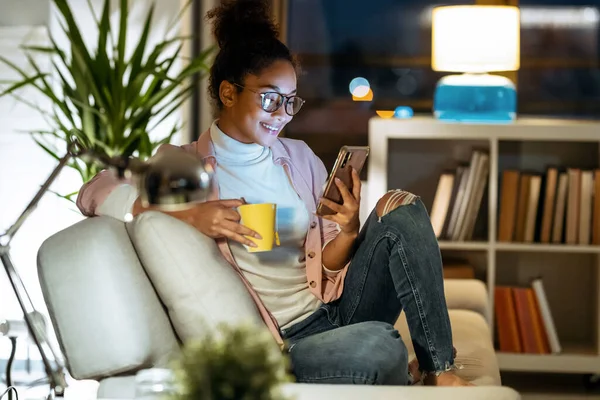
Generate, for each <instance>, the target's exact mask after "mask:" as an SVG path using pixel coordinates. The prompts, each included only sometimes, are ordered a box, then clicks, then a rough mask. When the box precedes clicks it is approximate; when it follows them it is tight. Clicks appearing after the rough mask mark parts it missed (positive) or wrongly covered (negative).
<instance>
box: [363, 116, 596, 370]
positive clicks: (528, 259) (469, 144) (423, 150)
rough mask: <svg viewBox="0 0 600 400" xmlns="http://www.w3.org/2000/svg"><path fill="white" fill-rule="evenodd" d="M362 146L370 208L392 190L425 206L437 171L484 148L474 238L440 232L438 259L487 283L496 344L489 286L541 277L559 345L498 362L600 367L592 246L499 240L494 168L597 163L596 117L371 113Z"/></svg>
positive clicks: (541, 169) (504, 366)
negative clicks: (456, 262)
mask: <svg viewBox="0 0 600 400" xmlns="http://www.w3.org/2000/svg"><path fill="white" fill-rule="evenodd" d="M369 146H370V147H371V154H370V156H369V162H368V176H367V183H368V191H367V193H366V194H365V195H366V202H365V205H366V207H367V209H369V210H370V209H372V208H373V207H375V205H376V203H377V200H378V199H379V198H380V197H381V196H382V195H383V194H384V193H385V192H386V191H387V190H389V189H392V188H402V189H405V190H408V191H411V192H413V193H416V194H418V195H419V196H421V199H422V201H423V203H424V204H425V206H426V207H427V208H428V210H431V208H432V205H433V200H434V198H435V194H436V190H437V187H438V182H439V179H440V176H441V175H442V174H443V173H444V172H446V171H448V170H452V169H455V168H456V167H457V166H458V165H460V164H461V163H469V161H471V156H472V154H473V151H476V150H482V151H483V152H484V153H485V154H487V155H488V168H487V184H486V186H485V193H484V195H483V199H482V201H481V208H480V209H479V213H478V214H477V219H476V223H475V227H474V229H473V235H472V240H460V241H453V240H448V239H445V238H443V239H442V238H440V240H439V245H440V249H441V251H442V256H443V257H444V259H455V258H458V259H461V260H467V261H468V262H469V263H470V264H471V265H473V267H474V269H475V276H476V278H478V279H481V280H482V281H484V282H485V283H486V285H487V287H488V296H489V302H490V305H491V311H492V312H490V313H489V317H488V322H489V325H490V328H491V332H492V335H493V336H494V337H493V338H492V339H493V340H494V341H495V343H496V342H497V332H496V329H495V312H493V311H494V300H495V299H494V290H490V289H492V288H495V287H496V286H502V285H506V286H511V285H514V286H526V285H528V284H530V283H531V281H532V280H533V279H535V278H538V277H540V278H542V279H543V282H544V286H545V291H546V295H547V298H548V303H549V306H550V309H551V312H552V315H553V319H554V323H555V325H556V330H557V333H558V337H559V340H560V344H561V347H562V350H561V352H560V353H556V354H527V353H507V352H500V351H497V356H498V362H499V365H500V369H501V370H503V371H519V372H538V373H544V372H545V373H581V374H600V245H593V244H565V243H539V242H536V241H533V242H514V241H513V242H500V241H498V240H497V234H498V226H499V220H498V219H499V210H500V191H501V179H502V173H503V172H504V171H505V170H509V169H516V170H521V171H532V172H534V173H538V174H544V173H545V172H546V171H547V168H548V167H549V166H557V165H558V166H563V167H565V168H567V167H571V168H581V169H595V168H600V121H574V120H562V119H550V118H520V119H519V120H517V121H515V122H514V123H512V124H459V123H449V122H441V121H437V120H435V119H433V118H431V117H415V118H412V119H406V120H402V119H384V118H378V117H376V118H373V119H371V120H370V121H369ZM402 171H410V172H409V173H402ZM540 196H542V192H540ZM541 201H543V199H541Z"/></svg>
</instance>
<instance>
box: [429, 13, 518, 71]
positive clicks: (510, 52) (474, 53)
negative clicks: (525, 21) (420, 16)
mask: <svg viewBox="0 0 600 400" xmlns="http://www.w3.org/2000/svg"><path fill="white" fill-rule="evenodd" d="M519 58H520V12H519V9H518V8H517V7H512V6H446V7H436V8H434V9H433V15H432V57H431V67H432V68H433V70H435V71H448V72H474V73H477V72H480V73H485V72H493V71H516V70H518V69H519Z"/></svg>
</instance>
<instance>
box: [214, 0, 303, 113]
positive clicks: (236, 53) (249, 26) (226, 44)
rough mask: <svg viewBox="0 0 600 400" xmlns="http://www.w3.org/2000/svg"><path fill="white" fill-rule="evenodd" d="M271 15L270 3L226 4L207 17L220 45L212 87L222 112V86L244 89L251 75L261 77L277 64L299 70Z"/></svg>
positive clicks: (234, 0)
mask: <svg viewBox="0 0 600 400" xmlns="http://www.w3.org/2000/svg"><path fill="white" fill-rule="evenodd" d="M270 15H271V14H270V7H269V4H268V2H267V1H266V0H223V1H222V2H221V5H219V6H217V7H215V8H213V9H212V10H210V11H209V12H208V13H207V14H206V19H207V20H208V21H211V20H212V24H213V35H214V36H215V39H216V41H217V44H218V45H219V53H218V54H217V56H216V58H215V60H214V62H213V65H212V67H211V69H210V77H209V87H208V92H209V94H210V96H211V97H212V98H213V100H214V101H215V102H216V105H217V107H218V109H219V110H220V109H222V107H223V103H222V102H221V99H220V97H219V86H220V85H221V82H223V81H229V82H232V83H237V84H239V85H242V84H243V83H244V78H245V77H246V76H247V75H248V74H258V73H259V72H260V71H261V70H262V69H264V68H266V67H268V66H269V65H271V64H272V63H273V62H274V61H277V60H286V61H289V62H290V63H291V64H292V65H293V66H294V68H297V67H298V63H297V61H296V59H295V58H294V57H293V56H292V54H291V52H290V49H289V48H288V47H287V46H286V45H285V44H283V43H282V42H281V41H280V40H279V39H278V28H277V26H276V25H275V23H274V22H273V21H272V19H271V17H270ZM238 90H239V91H241V90H242V89H241V88H238Z"/></svg>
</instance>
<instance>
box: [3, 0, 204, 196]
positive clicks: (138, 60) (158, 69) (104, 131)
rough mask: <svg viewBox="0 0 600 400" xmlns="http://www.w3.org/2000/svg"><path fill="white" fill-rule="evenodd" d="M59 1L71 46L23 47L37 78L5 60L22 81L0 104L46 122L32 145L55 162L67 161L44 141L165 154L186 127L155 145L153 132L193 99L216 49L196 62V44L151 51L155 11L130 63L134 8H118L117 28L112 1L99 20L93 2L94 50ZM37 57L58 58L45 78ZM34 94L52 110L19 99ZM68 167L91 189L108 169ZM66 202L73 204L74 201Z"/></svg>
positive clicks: (166, 43)
mask: <svg viewBox="0 0 600 400" xmlns="http://www.w3.org/2000/svg"><path fill="white" fill-rule="evenodd" d="M52 1H53V2H54V5H55V6H56V9H57V10H58V14H59V17H60V20H59V26H60V27H61V28H62V30H63V32H64V34H65V35H66V37H67V38H68V39H69V42H68V44H67V45H66V46H61V45H59V44H58V43H57V41H56V39H55V38H54V37H53V36H52V35H51V36H50V38H49V43H50V44H49V45H48V46H23V47H22V51H23V52H24V54H25V56H26V59H27V60H28V63H29V67H30V68H31V69H32V71H33V72H32V73H27V72H26V71H25V70H24V69H23V68H20V67H19V66H17V65H16V64H14V63H13V62H11V61H10V60H8V59H7V58H5V57H2V56H1V55H0V63H1V64H4V65H5V66H7V67H9V68H10V69H11V70H13V71H14V72H16V73H17V75H18V78H17V79H15V80H14V81H10V82H2V83H3V84H6V87H4V88H3V89H2V90H0V97H2V96H12V97H13V98H15V99H16V100H18V101H20V102H22V103H24V104H26V105H28V106H29V107H31V108H32V109H33V110H35V111H36V112H39V113H40V114H41V115H42V116H43V117H44V118H45V120H46V121H47V123H48V128H47V129H41V130H38V131H37V132H36V133H35V134H34V135H33V138H34V140H35V141H36V143H37V144H38V145H39V146H40V148H42V149H43V150H44V151H45V152H46V153H48V154H50V155H51V156H52V157H54V158H57V159H58V158H60V157H61V156H62V155H61V154H59V152H58V151H55V149H54V148H53V147H52V146H50V145H49V143H48V142H47V141H45V140H43V138H44V137H51V138H52V140H53V143H54V141H56V140H59V142H60V141H61V140H62V141H63V142H64V144H65V145H66V143H67V141H69V140H70V139H71V138H72V137H75V138H76V139H77V140H79V141H80V142H81V145H82V146H83V147H84V148H85V149H86V150H88V151H94V152H98V153H100V154H103V155H106V156H109V157H112V156H117V155H126V156H129V155H136V156H138V157H140V158H142V159H145V158H148V157H150V156H151V155H152V154H153V153H154V152H155V150H156V149H157V147H158V146H160V145H162V144H164V143H169V142H170V141H171V139H172V137H173V135H174V134H175V133H176V132H177V131H178V129H179V128H180V127H179V126H178V124H176V125H175V126H174V127H172V129H171V130H170V131H169V133H168V134H165V135H164V136H163V137H160V138H157V139H156V140H152V139H150V133H151V131H152V130H154V129H156V128H158V127H160V126H161V125H162V124H164V123H166V120H167V118H168V117H169V116H171V115H173V113H174V112H176V111H177V110H178V109H179V108H180V107H181V105H182V104H184V103H185V101H186V100H187V99H188V98H189V96H190V95H191V93H192V91H193V87H194V85H193V81H194V80H195V79H199V78H201V77H202V76H203V75H205V74H206V73H207V72H208V69H209V67H208V62H209V57H210V55H211V54H212V52H213V50H214V48H210V49H206V50H205V51H203V52H202V54H200V55H199V56H198V57H196V58H194V59H189V60H188V59H185V58H184V57H182V56H181V51H182V48H183V45H184V44H185V42H186V41H187V40H189V39H190V37H184V36H174V37H167V38H166V39H163V40H159V41H158V43H156V44H155V45H154V44H153V45H152V48H150V44H149V41H150V37H151V36H152V33H153V26H152V19H153V16H154V12H155V8H154V4H152V5H151V6H150V7H149V9H148V12H147V13H146V15H145V19H144V24H143V29H142V33H141V35H140V37H139V39H137V40H136V42H135V43H134V44H135V47H134V49H133V52H132V54H131V56H130V57H129V58H126V54H125V51H126V48H127V45H128V40H127V39H128V37H127V36H128V35H127V33H128V23H129V21H128V18H129V4H128V1H127V0H119V7H120V17H119V19H118V22H117V26H115V27H113V26H112V24H111V20H110V15H111V12H112V10H111V0H105V1H104V4H103V6H102V8H101V12H100V13H98V14H96V13H95V12H94V9H93V8H92V2H91V0H87V3H88V6H89V7H90V10H91V11H92V14H93V18H94V22H95V25H96V27H97V29H98V38H97V41H96V43H95V46H94V48H88V47H87V46H86V44H85V41H84V38H83V34H82V31H81V29H80V27H79V26H78V24H77V22H76V21H77V20H76V18H75V16H74V14H73V11H72V9H71V8H70V6H69V4H70V2H69V1H68V0H52ZM190 4H191V0H188V1H187V2H186V4H185V5H184V6H183V7H182V8H181V9H180V12H179V13H178V15H177V17H176V18H175V20H174V21H173V22H172V24H177V23H178V22H179V21H181V18H182V17H183V16H184V13H185V11H186V10H188V9H189V6H190ZM172 26H175V25H172ZM172 26H169V29H168V32H170V31H171V29H172ZM117 30H118V35H117V34H116V33H117ZM115 39H116V41H115ZM32 54H41V55H45V56H48V57H51V71H47V72H46V71H42V68H40V65H39V64H38V63H36V61H35V60H34V58H33V57H32ZM178 60H180V61H183V60H185V65H184V66H183V67H181V68H175V66H176V65H177V64H178V63H177V61H178ZM28 87H30V88H33V89H34V90H35V91H36V92H37V93H39V94H40V95H41V96H43V97H44V98H46V99H48V100H49V101H50V103H51V107H50V108H49V109H45V108H41V107H39V106H38V105H37V104H35V102H34V101H31V100H28V99H27V98H24V97H22V96H20V95H19V90H20V89H24V88H28ZM59 147H63V146H59ZM65 147H66V146H65ZM68 165H69V166H70V167H71V168H73V169H75V170H77V171H78V172H79V174H80V176H81V177H82V179H83V181H84V182H87V181H88V180H89V179H91V178H92V177H93V176H94V175H95V174H96V173H97V172H98V171H100V169H101V166H100V165H98V164H97V163H96V162H95V161H93V160H90V159H87V158H80V159H73V160H71V161H70V162H69V164H68ZM66 197H68V198H72V197H73V194H72V193H71V194H69V195H67V196H66Z"/></svg>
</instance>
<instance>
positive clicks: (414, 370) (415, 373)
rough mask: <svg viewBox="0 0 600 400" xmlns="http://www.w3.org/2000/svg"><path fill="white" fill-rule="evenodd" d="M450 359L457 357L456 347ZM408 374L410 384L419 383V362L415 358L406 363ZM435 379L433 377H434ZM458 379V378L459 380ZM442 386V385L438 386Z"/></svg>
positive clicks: (453, 348)
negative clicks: (410, 378) (411, 379)
mask: <svg viewBox="0 0 600 400" xmlns="http://www.w3.org/2000/svg"><path fill="white" fill-rule="evenodd" d="M452 353H453V354H452V358H456V355H457V351H456V347H452ZM408 372H410V374H411V375H412V378H413V381H412V384H413V385H414V384H415V383H417V382H420V381H421V375H422V374H421V370H420V369H419V360H417V359H416V358H415V359H413V360H412V361H411V362H409V363H408ZM434 378H435V376H434ZM459 379H460V378H459ZM439 386H442V385H439ZM448 386H453V385H448ZM462 386H474V385H462Z"/></svg>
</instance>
